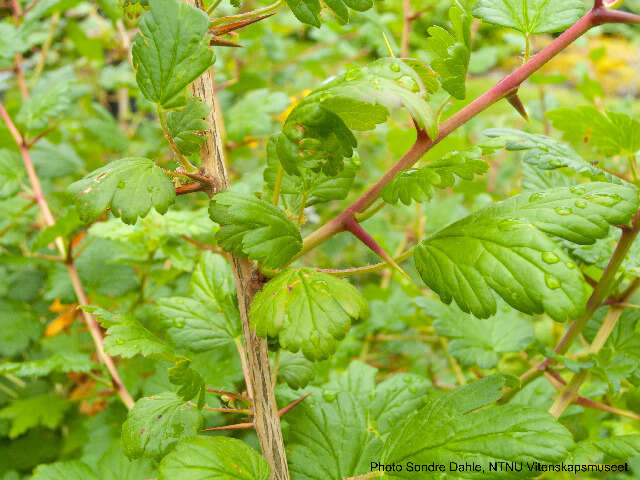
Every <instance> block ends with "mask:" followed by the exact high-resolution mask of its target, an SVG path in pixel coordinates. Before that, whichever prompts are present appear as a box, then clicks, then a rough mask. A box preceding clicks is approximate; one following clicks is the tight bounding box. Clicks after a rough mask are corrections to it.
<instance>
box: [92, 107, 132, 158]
mask: <svg viewBox="0 0 640 480" xmlns="http://www.w3.org/2000/svg"><path fill="white" fill-rule="evenodd" d="M82 125H83V127H84V128H86V129H87V131H88V132H89V134H90V135H91V136H92V137H93V138H95V139H96V140H97V141H98V142H99V143H100V145H102V146H103V147H104V148H106V149H109V150H112V151H114V152H124V151H125V150H126V149H127V147H128V146H129V139H128V138H127V136H126V135H125V133H124V132H123V131H122V130H120V127H119V126H118V122H116V120H115V118H113V116H112V115H111V113H109V111H108V110H106V109H105V108H104V107H102V105H100V104H97V103H96V104H94V105H93V116H92V117H90V118H88V119H87V120H85V121H84V122H83V124H82Z"/></svg>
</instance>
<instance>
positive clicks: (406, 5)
mask: <svg viewBox="0 0 640 480" xmlns="http://www.w3.org/2000/svg"><path fill="white" fill-rule="evenodd" d="M402 13H403V15H404V22H403V23H402V48H401V50H400V51H401V54H402V57H403V58H406V57H408V56H409V36H410V35H411V24H412V23H413V20H414V17H413V14H412V13H411V0H402Z"/></svg>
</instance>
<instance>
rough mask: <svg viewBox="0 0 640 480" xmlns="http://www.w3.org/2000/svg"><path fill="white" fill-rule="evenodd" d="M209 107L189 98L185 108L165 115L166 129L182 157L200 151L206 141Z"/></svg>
mask: <svg viewBox="0 0 640 480" xmlns="http://www.w3.org/2000/svg"><path fill="white" fill-rule="evenodd" d="M209 112H210V110H209V107H208V106H207V105H206V104H205V103H203V102H201V101H200V100H198V99H197V98H194V97H191V98H189V102H188V103H187V106H186V107H185V108H183V109H182V110H179V111H177V112H170V113H169V114H168V115H167V128H168V129H169V133H170V134H171V137H172V138H173V141H174V142H175V144H176V146H177V147H178V150H180V152H182V153H183V154H184V155H191V154H192V153H196V152H199V151H200V146H201V145H202V144H203V143H204V141H205V140H206V139H207V132H208V131H209V124H208V123H207V121H206V118H207V117H208V116H209Z"/></svg>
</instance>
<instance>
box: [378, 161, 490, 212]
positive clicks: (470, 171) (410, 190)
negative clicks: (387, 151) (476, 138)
mask: <svg viewBox="0 0 640 480" xmlns="http://www.w3.org/2000/svg"><path fill="white" fill-rule="evenodd" d="M481 154H482V152H481V150H480V149H479V148H472V149H470V150H467V151H462V152H457V151H454V152H449V153H448V154H446V155H445V156H443V157H442V158H439V159H437V160H434V161H432V162H430V163H428V164H427V165H425V166H424V167H422V168H412V169H409V170H403V171H402V172H400V173H399V174H398V175H397V176H396V177H395V178H394V179H393V180H392V181H391V183H389V184H388V185H387V186H385V187H384V189H383V190H382V198H383V199H384V201H385V202H387V203H398V200H400V201H401V202H402V203H404V204H405V205H410V204H411V202H412V201H415V202H424V201H426V200H430V199H431V198H432V196H433V189H434V187H437V188H447V187H451V186H453V185H454V184H455V182H456V178H455V176H458V177H460V178H462V179H464V180H473V177H474V175H482V174H483V173H485V172H486V171H487V170H488V168H489V165H488V164H487V162H485V161H484V160H481V159H480V157H481Z"/></svg>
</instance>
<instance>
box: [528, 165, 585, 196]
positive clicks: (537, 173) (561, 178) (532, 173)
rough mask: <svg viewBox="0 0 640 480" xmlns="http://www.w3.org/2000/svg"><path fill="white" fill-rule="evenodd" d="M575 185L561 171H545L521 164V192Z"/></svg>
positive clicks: (573, 181)
mask: <svg viewBox="0 0 640 480" xmlns="http://www.w3.org/2000/svg"><path fill="white" fill-rule="evenodd" d="M577 183H578V182H576V181H575V180H574V179H572V178H570V177H568V176H567V175H565V174H564V173H563V172H561V171H557V170H556V171H554V170H551V171H549V170H545V169H542V168H538V167H536V166H535V165H532V164H531V163H527V162H525V163H523V164H522V188H523V190H531V191H534V192H539V191H541V190H547V189H550V188H557V187H569V186H571V185H575V184H577Z"/></svg>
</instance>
